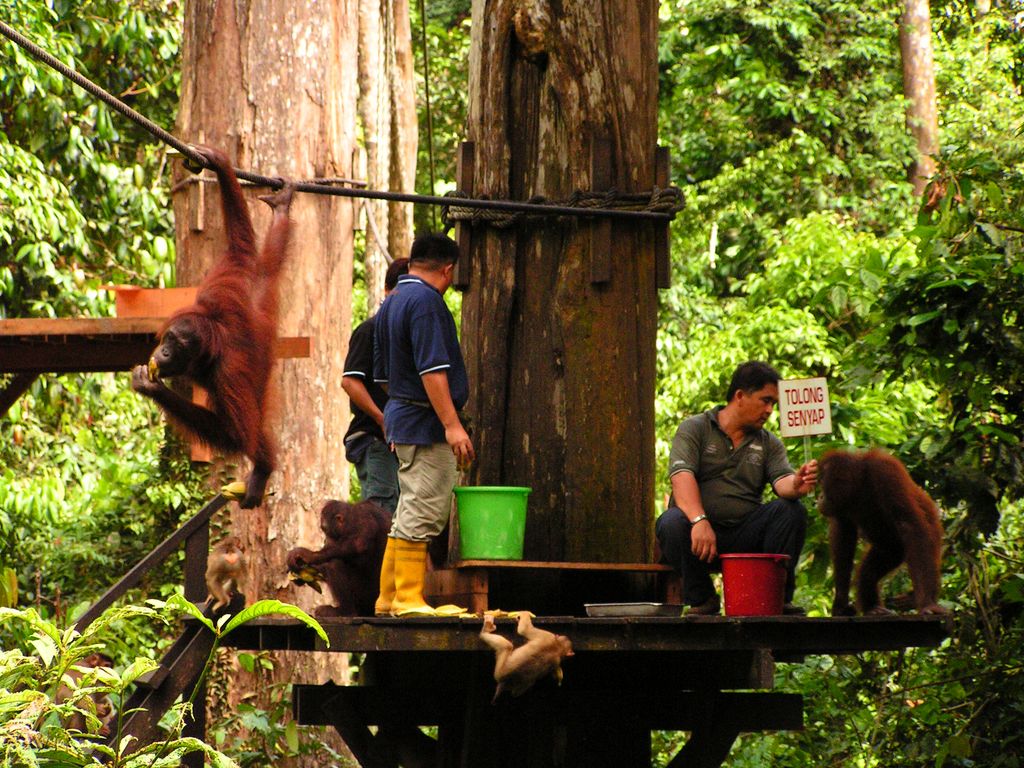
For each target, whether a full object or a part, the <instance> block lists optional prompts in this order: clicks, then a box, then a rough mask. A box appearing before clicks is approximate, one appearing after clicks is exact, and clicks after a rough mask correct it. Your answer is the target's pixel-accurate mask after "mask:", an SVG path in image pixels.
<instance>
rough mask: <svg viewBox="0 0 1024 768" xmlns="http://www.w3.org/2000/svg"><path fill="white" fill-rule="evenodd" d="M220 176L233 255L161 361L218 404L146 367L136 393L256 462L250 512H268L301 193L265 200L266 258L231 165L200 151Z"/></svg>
mask: <svg viewBox="0 0 1024 768" xmlns="http://www.w3.org/2000/svg"><path fill="white" fill-rule="evenodd" d="M195 149H196V151H197V152H199V154H201V155H202V156H203V157H204V159H205V160H206V161H207V163H208V164H209V166H210V167H211V168H212V169H213V171H214V172H215V173H216V175H217V179H218V182H219V186H220V191H221V203H222V206H223V211H224V226H225V228H226V230H227V240H228V247H227V249H226V251H225V253H224V255H223V256H222V257H221V258H220V259H219V261H218V262H217V263H216V264H215V265H214V266H213V267H212V268H211V269H210V271H209V273H208V274H207V275H206V277H205V278H204V279H203V281H202V283H201V284H200V285H199V289H198V292H197V295H196V301H195V304H193V305H192V306H190V307H187V308H185V309H182V310H179V311H178V312H176V313H174V315H172V316H171V317H170V318H169V319H168V321H167V323H166V324H165V326H164V329H163V330H162V331H161V334H160V344H159V345H158V347H157V349H156V350H155V351H154V353H153V360H154V361H155V363H156V364H157V366H158V368H159V373H160V376H179V375H180V376H184V377H186V378H187V379H189V380H191V381H192V382H194V383H195V384H198V385H199V386H201V387H203V388H204V389H205V390H206V391H207V393H208V395H209V407H207V408H204V407H202V406H198V405H195V404H193V403H192V402H190V401H188V400H186V399H184V398H182V397H180V396H179V395H178V394H177V393H175V392H173V391H172V390H170V389H168V388H167V387H165V386H164V385H163V384H162V383H161V382H159V381H151V380H150V377H149V376H148V374H147V369H146V366H138V367H137V368H135V370H134V371H133V376H132V386H133V387H134V388H135V390H136V391H138V392H140V393H141V394H143V395H145V396H147V397H150V398H152V399H153V400H155V401H156V402H157V403H158V404H159V405H160V406H161V408H163V410H164V411H165V412H166V414H167V416H168V418H169V420H170V421H171V423H172V424H174V425H175V426H176V427H178V429H179V430H180V431H182V432H183V433H184V434H185V435H186V436H192V437H195V438H198V439H199V440H200V441H202V442H204V443H206V444H207V445H210V446H212V447H214V448H217V449H220V450H222V451H224V452H225V453H228V454H237V453H242V454H244V455H246V456H248V457H249V458H250V459H251V460H252V464H253V469H252V472H251V474H250V475H249V479H248V482H247V485H246V494H245V498H244V499H243V500H242V502H241V506H242V507H243V508H246V509H249V508H252V507H256V506H259V505H260V503H262V500H263V493H264V491H265V489H266V483H267V478H268V477H269V476H270V474H271V473H272V472H273V471H274V469H275V448H274V443H273V441H272V439H271V436H270V434H269V433H268V430H267V428H266V425H265V424H264V415H265V412H266V407H267V402H266V401H267V384H268V381H269V378H270V370H271V367H272V366H273V362H274V341H275V339H276V338H277V316H278V296H277V294H278V280H279V277H280V273H281V267H282V265H283V263H284V259H285V255H286V252H287V246H288V239H289V234H290V229H291V225H290V221H289V209H290V205H291V198H292V192H293V187H292V186H291V185H286V186H285V187H284V188H283V189H282V190H280V191H279V192H277V193H276V194H275V195H272V196H267V197H261V198H260V199H261V200H263V201H265V202H266V203H268V204H269V205H270V206H271V207H272V208H273V210H274V216H273V221H272V222H271V225H270V229H269V231H268V233H267V236H266V240H265V242H264V245H263V250H262V253H261V254H260V255H259V256H258V257H257V253H256V238H255V235H254V233H253V228H252V221H251V219H250V218H249V210H248V208H247V207H246V203H245V199H244V198H243V196H242V190H241V187H240V186H239V184H238V179H237V178H236V177H235V173H234V170H233V169H232V167H231V163H230V162H229V161H228V158H227V157H226V156H225V155H224V154H223V153H222V152H220V151H219V150H216V149H212V148H209V147H196V148H195Z"/></svg>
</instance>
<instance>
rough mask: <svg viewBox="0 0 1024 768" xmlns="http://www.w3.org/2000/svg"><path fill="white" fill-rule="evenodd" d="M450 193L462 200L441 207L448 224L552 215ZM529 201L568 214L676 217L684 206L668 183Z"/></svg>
mask: <svg viewBox="0 0 1024 768" xmlns="http://www.w3.org/2000/svg"><path fill="white" fill-rule="evenodd" d="M447 197H449V198H457V199H458V200H459V202H454V201H453V202H450V203H449V204H448V205H445V206H443V207H442V208H441V221H443V222H444V225H445V228H446V229H447V228H450V227H452V226H454V225H455V224H457V223H459V222H466V223H468V224H470V225H472V226H478V225H486V226H490V227H496V228H497V229H505V228H507V227H512V226H515V225H516V224H519V223H522V222H537V221H538V220H540V219H550V218H551V216H550V214H549V213H546V214H536V213H531V212H527V211H514V212H513V211H498V210H488V209H482V208H470V207H467V206H465V205H463V201H465V200H466V199H467V198H468V195H466V193H465V192H461V191H459V190H456V191H454V192H449V193H448V195H447ZM530 202H531V203H533V204H535V205H537V206H538V207H540V208H546V209H548V210H549V211H551V210H556V209H565V208H568V209H570V210H571V209H575V210H577V211H578V212H577V213H575V214H569V215H568V216H579V215H581V213H579V212H582V211H587V210H591V211H597V210H600V211H602V212H603V211H610V210H615V211H620V212H623V213H633V214H637V213H657V214H661V215H664V216H668V217H670V218H671V217H673V216H675V214H676V213H677V212H679V211H681V210H682V209H683V192H682V190H681V189H679V187H667V188H665V189H660V188H658V187H655V188H654V189H652V190H651V191H650V192H618V191H617V190H615V189H610V190H608V191H607V192H584V191H576V192H574V193H573V194H572V196H571V197H569V199H567V200H561V201H555V202H553V203H550V204H549V203H547V202H546V201H545V198H543V197H532V198H530ZM568 216H567V215H560V216H559V217H558V218H567V217H568Z"/></svg>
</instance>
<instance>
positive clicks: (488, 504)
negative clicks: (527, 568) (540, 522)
mask: <svg viewBox="0 0 1024 768" xmlns="http://www.w3.org/2000/svg"><path fill="white" fill-rule="evenodd" d="M530 490H531V489H530V488H520V487H516V486H496V485H495V486H485V485H477V486H472V485H467V486H461V487H458V488H456V489H455V499H456V502H457V509H458V520H459V554H460V555H461V557H462V559H463V560H522V559H523V535H524V533H525V532H526V497H527V496H528V495H529V494H530Z"/></svg>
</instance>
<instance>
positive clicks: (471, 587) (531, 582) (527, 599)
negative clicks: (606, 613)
mask: <svg viewBox="0 0 1024 768" xmlns="http://www.w3.org/2000/svg"><path fill="white" fill-rule="evenodd" d="M424 593H425V594H426V596H427V599H428V601H431V602H433V604H435V605H442V604H445V603H455V604H456V605H462V606H466V607H467V608H469V610H470V611H471V612H473V613H482V612H483V611H486V610H489V609H494V608H501V609H503V610H519V609H528V610H531V611H533V612H534V613H544V614H546V615H583V613H584V609H583V606H584V604H585V603H605V602H609V603H610V602H662V603H680V602H681V601H682V593H681V586H680V579H679V574H678V573H676V572H675V571H673V570H672V568H670V567H669V566H667V565H662V564H660V563H573V562H548V561H537V560H462V561H460V562H456V563H453V564H451V565H449V566H448V567H447V568H443V569H438V570H433V571H428V572H427V575H426V582H425V585H424ZM511 598H514V599H515V600H516V601H517V604H515V605H512V604H503V603H507V601H508V600H509V599H511Z"/></svg>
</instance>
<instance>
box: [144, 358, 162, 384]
mask: <svg viewBox="0 0 1024 768" xmlns="http://www.w3.org/2000/svg"><path fill="white" fill-rule="evenodd" d="M146 370H147V372H148V373H149V380H150V381H156V380H157V379H159V378H160V366H159V365H157V364H156V358H155V357H151V358H149V362H148V363H147V364H146Z"/></svg>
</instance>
